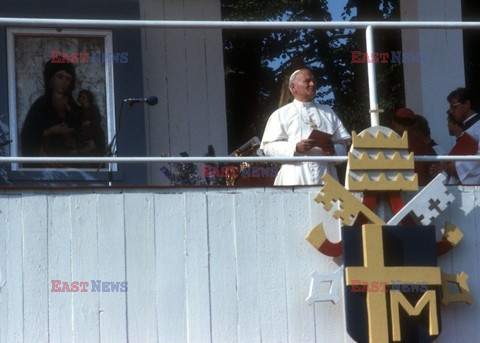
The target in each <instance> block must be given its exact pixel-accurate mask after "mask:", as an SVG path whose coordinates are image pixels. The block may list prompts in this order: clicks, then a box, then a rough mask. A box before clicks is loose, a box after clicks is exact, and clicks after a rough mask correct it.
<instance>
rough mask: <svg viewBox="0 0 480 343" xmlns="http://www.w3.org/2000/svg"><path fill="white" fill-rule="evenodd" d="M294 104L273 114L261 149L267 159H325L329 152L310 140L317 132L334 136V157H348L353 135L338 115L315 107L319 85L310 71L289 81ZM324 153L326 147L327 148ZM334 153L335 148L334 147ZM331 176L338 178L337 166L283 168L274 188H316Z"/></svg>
mask: <svg viewBox="0 0 480 343" xmlns="http://www.w3.org/2000/svg"><path fill="white" fill-rule="evenodd" d="M289 88H290V92H291V93H292V95H293V97H294V100H293V101H292V102H291V103H289V104H287V105H285V106H283V107H281V108H279V109H278V110H276V111H275V112H273V113H272V115H271V116H270V118H269V119H268V122H267V126H266V128H265V132H264V134H263V139H262V144H261V146H260V148H261V149H262V150H263V152H264V154H265V155H266V156H277V157H279V156H282V157H292V156H324V155H327V152H326V151H324V149H322V148H320V147H318V146H316V141H315V140H313V139H308V137H309V136H310V134H311V132H312V130H314V129H317V130H319V131H323V132H326V133H329V134H331V135H332V142H331V144H332V145H334V149H335V154H336V155H338V156H341V155H345V154H346V152H347V146H348V144H349V143H350V141H351V137H350V134H349V133H348V132H347V130H346V129H345V127H344V126H343V124H342V122H341V121H340V119H339V118H338V117H337V115H336V114H335V112H334V111H333V110H332V109H331V108H330V107H328V106H324V105H318V104H315V102H314V101H313V99H314V98H315V95H316V81H315V77H314V76H313V74H312V72H311V71H310V70H308V69H300V70H297V71H295V72H294V73H293V74H292V75H291V76H290V80H289ZM324 148H325V150H327V149H326V147H324ZM331 148H332V150H333V147H331ZM327 172H328V173H329V174H330V175H332V176H333V177H335V178H338V177H337V172H336V169H335V166H334V165H332V164H329V163H318V162H298V163H288V164H283V165H282V168H281V169H280V171H279V172H278V174H277V177H276V178H275V183H274V184H275V185H276V186H277V185H278V186H280V185H281V186H287V185H288V186H290V185H317V184H321V183H322V176H323V175H324V174H325V173H327Z"/></svg>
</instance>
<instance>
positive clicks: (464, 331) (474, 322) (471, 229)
mask: <svg viewBox="0 0 480 343" xmlns="http://www.w3.org/2000/svg"><path fill="white" fill-rule="evenodd" d="M453 204H454V205H455V207H454V208H453V209H451V211H450V218H451V221H452V222H453V223H462V224H461V226H460V229H461V230H462V232H463V234H464V237H463V239H462V241H461V242H460V243H459V244H458V245H457V247H455V248H454V249H453V250H452V251H451V252H450V253H449V254H452V262H453V263H452V273H455V274H457V273H460V272H462V271H464V272H466V273H467V274H468V275H471V276H473V279H475V276H476V275H478V274H477V273H478V269H477V266H476V265H475V264H474V263H472V262H473V261H475V260H476V256H478V255H477V254H478V253H477V252H476V250H475V249H476V247H475V232H476V230H475V227H476V223H475V212H474V206H475V196H474V193H473V192H472V191H469V192H463V194H462V197H461V201H460V202H458V201H456V202H454V203H453ZM470 278H471V277H470ZM470 280H471V279H469V280H468V281H469V284H470ZM475 288H477V289H478V287H471V289H472V291H473V292H475V290H474V289H475ZM477 292H478V291H477ZM477 294H478V293H477ZM448 307H452V309H453V311H452V312H450V313H453V314H454V318H450V317H447V316H445V318H444V319H443V321H450V320H452V323H454V325H455V327H454V329H455V332H453V331H451V330H450V331H446V330H445V331H444V330H442V333H441V336H440V337H441V338H442V340H444V341H445V342H451V341H452V340H455V341H459V342H465V341H468V340H469V339H470V338H471V336H470V335H471V333H472V330H475V329H474V327H476V326H478V318H477V317H476V316H475V312H476V311H478V304H477V305H476V304H475V303H474V304H473V305H470V306H469V305H466V304H464V303H452V304H449V305H448ZM449 324H450V329H453V328H452V327H451V323H449Z"/></svg>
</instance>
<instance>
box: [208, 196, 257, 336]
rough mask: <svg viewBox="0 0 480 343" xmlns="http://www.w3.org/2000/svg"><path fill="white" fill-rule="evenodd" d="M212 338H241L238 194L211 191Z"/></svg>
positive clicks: (209, 208)
mask: <svg viewBox="0 0 480 343" xmlns="http://www.w3.org/2000/svg"><path fill="white" fill-rule="evenodd" d="M207 196H208V208H207V211H208V232H209V245H210V284H211V286H210V294H211V307H212V341H213V342H237V341H238V332H237V325H238V314H237V313H238V306H237V276H236V268H235V265H236V259H235V236H234V225H233V224H234V212H233V204H234V195H233V194H228V193H227V194H225V193H208V195H207ZM253 252H254V251H252V253H253Z"/></svg>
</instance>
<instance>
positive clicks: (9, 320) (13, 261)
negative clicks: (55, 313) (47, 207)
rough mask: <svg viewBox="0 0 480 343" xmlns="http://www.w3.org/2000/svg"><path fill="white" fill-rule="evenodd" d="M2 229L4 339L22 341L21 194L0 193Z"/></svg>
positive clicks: (0, 336) (1, 329)
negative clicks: (5, 194) (1, 194)
mask: <svg viewBox="0 0 480 343" xmlns="http://www.w3.org/2000/svg"><path fill="white" fill-rule="evenodd" d="M0 208H1V211H0V222H1V225H2V228H1V231H2V232H4V237H5V246H4V248H5V250H4V252H5V254H2V256H4V258H3V260H4V261H5V275H4V278H3V280H2V283H1V284H0V286H1V288H0V299H1V304H0V305H1V308H0V311H1V312H0V313H1V320H2V323H3V325H1V326H0V339H1V341H2V342H23V341H24V334H23V324H24V323H23V312H24V308H23V228H22V197H21V196H17V195H8V196H2V197H0Z"/></svg>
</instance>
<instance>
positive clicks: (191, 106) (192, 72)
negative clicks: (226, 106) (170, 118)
mask: <svg viewBox="0 0 480 343" xmlns="http://www.w3.org/2000/svg"><path fill="white" fill-rule="evenodd" d="M204 3H205V1H198V0H185V1H184V8H185V20H203V7H204ZM206 34H208V31H206V30H197V29H190V30H185V44H186V69H187V70H186V72H187V74H186V77H187V94H186V96H187V97H186V100H187V113H188V116H189V122H190V132H189V135H190V148H189V152H190V154H191V155H192V156H202V155H203V154H204V153H205V152H206V151H207V146H208V145H209V144H210V134H209V132H208V128H209V124H208V121H209V117H208V106H207V101H206V99H207V69H206V61H205V35H206Z"/></svg>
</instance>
